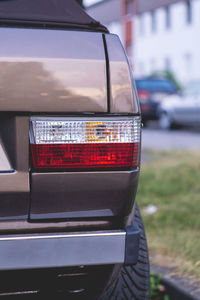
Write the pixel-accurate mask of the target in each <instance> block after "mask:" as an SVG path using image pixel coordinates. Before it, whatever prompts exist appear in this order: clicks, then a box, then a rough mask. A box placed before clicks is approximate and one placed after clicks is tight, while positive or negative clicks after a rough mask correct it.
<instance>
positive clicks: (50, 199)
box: [0, 27, 139, 233]
mask: <svg viewBox="0 0 200 300" xmlns="http://www.w3.org/2000/svg"><path fill="white" fill-rule="evenodd" d="M0 33H1V37H2V44H1V48H0V112H1V113H0V141H1V147H0V149H1V152H2V153H3V155H4V160H2V161H0V220H1V221H2V222H5V221H16V220H18V221H20V220H24V222H30V223H29V224H30V226H27V224H25V223H23V224H21V223H20V224H19V227H20V228H21V229H20V230H21V231H22V232H23V231H26V229H27V232H30V231H31V222H34V223H36V222H37V223H38V226H37V228H36V230H39V228H40V225H39V223H40V221H41V220H42V222H44V221H45V220H46V221H47V222H52V223H54V225H55V226H54V225H51V226H50V227H49V230H51V228H54V229H55V228H58V230H60V229H59V226H57V225H56V224H58V222H60V223H63V222H65V221H66V222H73V224H72V223H70V224H69V223H68V225H69V228H71V229H72V231H74V230H76V228H78V229H79V230H81V226H82V228H85V227H86V225H85V224H86V223H84V222H88V221H90V222H91V223H90V225H91V227H90V228H95V226H96V225H95V223H92V222H97V221H99V220H101V221H102V224H100V227H99V228H104V227H105V226H107V225H106V223H105V222H107V220H108V219H109V221H110V223H109V224H108V226H110V228H111V227H112V226H114V227H115V228H116V223H115V220H116V218H118V220H119V221H118V226H119V227H120V226H122V224H123V221H124V222H125V220H126V218H127V217H128V215H129V214H130V213H131V210H132V207H133V203H134V200H135V194H136V190H137V183H138V176H139V168H138V169H134V170H133V169H129V170H128V169H126V170H125V169H124V170H118V171H116V170H115V171H111V170H110V171H108V170H105V171H102V170H101V171H100V170H95V171H94V170H93V171H90V170H85V171H81V170H76V171H75V172H72V171H68V172H66V171H65V172H48V173H47V172H37V171H36V170H34V169H33V168H32V163H31V152H30V149H29V147H30V141H29V127H30V119H31V117H33V116H38V115H39V116H44V117H48V116H51V117H52V116H53V117H54V116H55V117H59V116H61V115H62V116H63V117H66V118H67V117H69V116H70V117H71V118H72V117H73V116H76V117H77V116H85V117H88V118H90V117H91V116H101V117H106V118H108V117H113V116H114V117H115V118H117V117H120V116H126V115H127V116H130V115H132V116H134V115H136V116H138V115H139V105H138V100H137V96H136V94H135V91H134V86H133V79H132V75H131V72H130V67H129V65H128V62H127V58H126V55H125V52H124V50H123V47H122V46H121V44H120V41H119V38H118V37H117V36H116V35H110V34H105V35H104V34H102V33H97V32H79V31H65V30H49V29H48V30H45V29H30V28H3V27H2V28H0ZM5 166H6V167H5ZM77 220H78V222H79V223H76V221H77ZM63 224H64V223H63ZM75 224H76V225H77V227H76V225H75ZM87 224H88V223H87ZM96 224H97V223H96ZM113 224H115V225H113ZM4 225H5V224H4ZM101 226H102V227H101ZM11 227H12V226H11ZM34 228H35V225H33V231H34ZM42 228H43V226H41V230H43V229H42ZM60 228H62V230H65V231H66V230H67V225H66V226H65V225H63V226H62V225H61V226H60ZM88 228H89V227H88ZM44 230H45V231H46V230H47V227H45V229H44ZM5 231H6V232H10V231H9V228H8V226H5ZM2 233H3V232H2Z"/></svg>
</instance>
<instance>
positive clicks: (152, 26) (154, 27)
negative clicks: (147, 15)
mask: <svg viewBox="0 0 200 300" xmlns="http://www.w3.org/2000/svg"><path fill="white" fill-rule="evenodd" d="M151 29H152V32H156V12H155V11H154V10H153V11H152V12H151Z"/></svg>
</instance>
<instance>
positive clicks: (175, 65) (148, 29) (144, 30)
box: [88, 0, 200, 83]
mask: <svg viewBox="0 0 200 300" xmlns="http://www.w3.org/2000/svg"><path fill="white" fill-rule="evenodd" d="M88 12H89V14H91V15H92V16H94V17H95V18H97V19H98V20H99V21H101V22H102V23H103V24H105V25H106V26H107V27H108V28H109V30H110V31H111V32H113V33H116V34H118V35H119V36H120V38H121V41H122V43H123V44H124V46H125V49H126V51H127V54H128V56H129V59H130V62H131V65H132V66H133V69H134V72H135V75H136V76H137V77H140V76H148V75H150V74H152V73H154V72H156V71H163V70H170V71H172V72H173V73H174V74H175V76H176V77H177V79H178V80H179V81H180V82H182V83H186V82H189V81H192V80H199V79H200V0H104V1H102V2H100V3H97V4H96V6H95V5H94V6H92V7H91V8H90V9H89V10H88ZM128 23H129V24H128ZM127 25H129V26H127ZM130 25H131V30H130ZM127 28H128V29H127ZM130 34H131V38H130Z"/></svg>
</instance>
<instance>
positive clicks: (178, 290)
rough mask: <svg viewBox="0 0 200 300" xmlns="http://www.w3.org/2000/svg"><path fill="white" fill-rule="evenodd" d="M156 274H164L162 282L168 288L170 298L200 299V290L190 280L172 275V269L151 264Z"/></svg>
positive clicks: (171, 299) (178, 299)
mask: <svg viewBox="0 0 200 300" xmlns="http://www.w3.org/2000/svg"><path fill="white" fill-rule="evenodd" d="M151 270H152V271H153V272H154V274H155V276H157V275H162V280H161V283H162V284H163V285H164V287H165V288H166V294H167V295H168V296H169V297H170V300H200V290H199V289H198V287H197V286H195V285H194V283H193V282H191V281H190V280H186V279H185V278H178V277H175V276H170V273H171V272H172V270H170V269H168V268H163V267H159V266H156V265H151Z"/></svg>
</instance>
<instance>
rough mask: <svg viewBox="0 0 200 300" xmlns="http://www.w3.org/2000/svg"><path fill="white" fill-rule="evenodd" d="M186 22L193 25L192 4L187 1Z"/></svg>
mask: <svg viewBox="0 0 200 300" xmlns="http://www.w3.org/2000/svg"><path fill="white" fill-rule="evenodd" d="M185 4H186V21H187V23H188V24H191V23H192V3H191V1H190V0H187V1H186V3H185Z"/></svg>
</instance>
